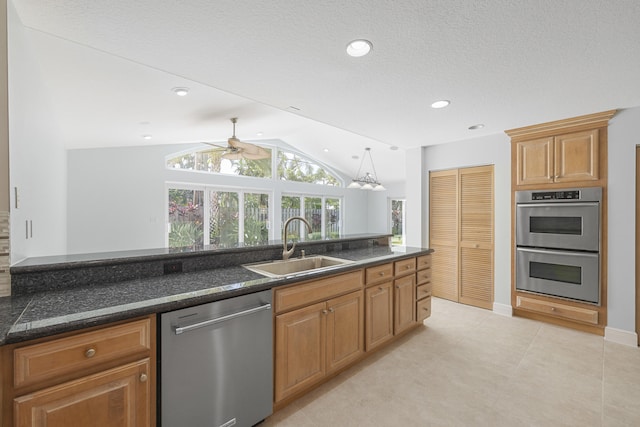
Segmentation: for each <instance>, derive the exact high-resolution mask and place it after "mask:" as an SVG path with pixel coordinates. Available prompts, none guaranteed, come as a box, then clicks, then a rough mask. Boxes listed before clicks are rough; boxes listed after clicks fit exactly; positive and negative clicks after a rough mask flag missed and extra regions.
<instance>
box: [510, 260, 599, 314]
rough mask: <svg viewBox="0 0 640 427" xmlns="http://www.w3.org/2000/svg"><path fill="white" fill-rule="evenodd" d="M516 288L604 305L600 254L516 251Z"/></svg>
mask: <svg viewBox="0 0 640 427" xmlns="http://www.w3.org/2000/svg"><path fill="white" fill-rule="evenodd" d="M516 263H517V264H516V289H517V290H520V291H530V292H535V293H540V294H545V295H551V296H557V297H563V298H569V299H574V300H579V301H585V302H590V303H594V304H600V256H599V254H598V253H588V252H571V251H556V250H546V249H531V248H517V249H516Z"/></svg>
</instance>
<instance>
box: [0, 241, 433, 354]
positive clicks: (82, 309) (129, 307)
mask: <svg viewBox="0 0 640 427" xmlns="http://www.w3.org/2000/svg"><path fill="white" fill-rule="evenodd" d="M431 252H432V250H430V249H425V248H405V249H403V250H402V251H392V250H391V249H390V248H389V247H387V246H372V247H367V248H360V249H351V250H342V251H340V252H337V253H332V254H330V255H331V256H332V257H337V258H344V259H348V260H351V261H354V263H352V264H347V265H343V266H340V267H336V268H333V269H330V270H324V271H317V272H308V273H305V274H303V275H297V276H295V277H285V278H266V277H263V276H261V275H259V274H257V273H254V272H251V271H249V270H247V269H245V268H243V267H241V266H238V265H236V266H226V267H220V268H214V269H209V270H202V271H193V272H185V273H179V274H168V275H163V276H155V277H143V278H139V279H133V280H126V281H120V282H116V283H102V284H92V285H82V286H75V287H70V288H64V287H59V288H58V287H56V286H54V287H53V290H45V291H41V292H32V293H28V294H24V295H16V296H10V297H2V298H0V345H3V344H10V343H15V342H20V341H25V340H29V339H34V338H39V337H44V336H49V335H54V334H57V333H62V332H67V331H73V330H78V329H82V328H86V327H90V326H95V325H100V324H105V323H109V322H113V321H117V320H123V319H129V318H134V317H137V316H143V315H148V314H152V313H162V312H166V311H171V310H176V309H179V308H183V307H188V306H193V305H198V304H203V303H208V302H212V301H216V300H220V299H225V298H230V297H233V296H238V295H243V294H247V293H253V292H259V291H262V290H265V289H271V288H273V287H276V286H281V285H285V284H291V283H295V282H299V281H302V280H307V279H312V278H313V279H315V278H319V277H322V276H327V275H330V274H335V273H337V272H347V271H351V270H355V269H359V268H363V267H366V266H370V265H374V264H377V263H381V262H387V261H390V260H396V259H402V258H409V257H413V256H416V255H424V254H428V253H431ZM158 256H163V254H158ZM72 262H78V261H72ZM89 262H90V261H89ZM23 267H27V266H26V265H23ZM29 267H32V268H33V267H35V266H33V265H32V266H29ZM29 267H27V269H28V268H29ZM35 268H38V267H35Z"/></svg>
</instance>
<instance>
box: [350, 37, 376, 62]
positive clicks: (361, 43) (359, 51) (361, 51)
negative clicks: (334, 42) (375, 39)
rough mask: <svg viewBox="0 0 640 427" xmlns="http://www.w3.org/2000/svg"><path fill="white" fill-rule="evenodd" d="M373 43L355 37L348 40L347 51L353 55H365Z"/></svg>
mask: <svg viewBox="0 0 640 427" xmlns="http://www.w3.org/2000/svg"><path fill="white" fill-rule="evenodd" d="M372 48H373V45H372V44H371V42H370V41H369V40H364V39H357V40H353V41H351V42H349V44H348V45H347V53H348V54H349V55H350V56H353V57H356V58H357V57H360V56H365V55H366V54H367V53H369V52H371V49H372Z"/></svg>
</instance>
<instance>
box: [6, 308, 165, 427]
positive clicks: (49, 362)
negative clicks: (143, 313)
mask: <svg viewBox="0 0 640 427" xmlns="http://www.w3.org/2000/svg"><path fill="white" fill-rule="evenodd" d="M1 353H2V360H3V364H2V365H3V366H2V378H3V393H2V409H3V410H2V422H3V424H2V425H4V426H11V425H14V426H20V427H27V426H49V427H52V426H53V427H56V426H65V427H66V426H69V425H83V426H113V427H116V426H152V425H155V384H156V382H155V354H156V350H155V316H149V317H146V318H143V319H138V320H134V321H129V322H120V323H118V324H113V325H109V326H106V327H105V326H102V327H97V328H91V329H90V330H87V331H82V332H75V333H67V334H63V335H60V336H56V337H50V338H46V339H40V340H34V341H32V342H25V343H19V344H13V345H9V346H5V347H3V348H2V351H1Z"/></svg>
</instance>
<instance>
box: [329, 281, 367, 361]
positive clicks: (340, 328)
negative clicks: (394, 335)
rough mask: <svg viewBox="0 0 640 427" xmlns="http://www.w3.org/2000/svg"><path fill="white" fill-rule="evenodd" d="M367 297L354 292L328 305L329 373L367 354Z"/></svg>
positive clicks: (331, 301) (359, 292)
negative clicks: (365, 346)
mask: <svg viewBox="0 0 640 427" xmlns="http://www.w3.org/2000/svg"><path fill="white" fill-rule="evenodd" d="M363 299H364V295H363V292H362V291H358V292H353V293H350V294H348V295H344V296H342V297H338V298H334V299H331V300H329V301H327V307H328V312H329V313H328V314H327V373H330V372H332V371H334V370H336V369H340V368H342V367H344V366H346V365H348V364H350V363H351V362H353V361H355V360H357V359H358V358H360V357H361V356H362V354H363V353H364V301H363Z"/></svg>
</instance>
